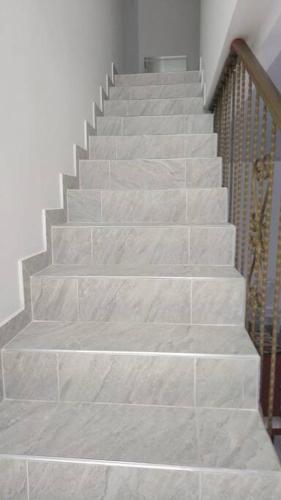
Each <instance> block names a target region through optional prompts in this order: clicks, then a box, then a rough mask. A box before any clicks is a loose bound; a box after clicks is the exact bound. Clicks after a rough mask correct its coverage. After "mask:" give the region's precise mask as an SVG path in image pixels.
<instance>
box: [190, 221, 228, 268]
mask: <svg viewBox="0 0 281 500" xmlns="http://www.w3.org/2000/svg"><path fill="white" fill-rule="evenodd" d="M234 253H235V228H234V226H232V225H228V224H225V225H222V226H192V227H191V230H190V264H191V265H207V266H208V265H210V266H212V265H234Z"/></svg>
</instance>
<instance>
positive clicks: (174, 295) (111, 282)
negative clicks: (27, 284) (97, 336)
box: [31, 265, 245, 325]
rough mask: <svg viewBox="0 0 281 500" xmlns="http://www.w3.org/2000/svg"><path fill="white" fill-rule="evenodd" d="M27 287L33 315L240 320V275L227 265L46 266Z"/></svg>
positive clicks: (191, 321)
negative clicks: (30, 295)
mask: <svg viewBox="0 0 281 500" xmlns="http://www.w3.org/2000/svg"><path fill="white" fill-rule="evenodd" d="M31 289H32V297H31V300H32V310H33V319H35V320H46V321H110V322H115V321H117V322H120V321H122V322H124V321H127V322H131V321H133V322H141V323H188V324H205V325H206V324H208V325H210V324H212V325H220V324H221V325H242V324H243V323H244V303H245V280H244V278H243V277H242V276H241V275H240V274H239V273H238V272H237V271H236V270H235V269H234V268H232V267H230V266H208V267H203V266H176V265H170V266H167V265H165V266H144V267H121V266H106V267H104V268H99V267H98V268H97V267H93V266H78V265H76V266H67V265H57V266H56V265H52V266H49V267H47V268H46V269H44V270H43V271H41V272H40V273H37V274H35V275H34V276H33V277H32V278H31Z"/></svg>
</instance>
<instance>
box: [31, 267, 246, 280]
mask: <svg viewBox="0 0 281 500" xmlns="http://www.w3.org/2000/svg"><path fill="white" fill-rule="evenodd" d="M34 276H35V277H40V276H41V277H43V276H47V277H57V276H64V277H66V276H67V277H85V276H88V277H124V278H132V277H138V278H142V277H143V278H147V277H153V278H166V277H167V278H222V279H224V278H234V279H237V278H238V279H242V276H241V274H240V273H239V272H238V271H237V270H236V269H235V268H234V267H232V266H189V265H177V264H171V265H163V266H157V265H153V266H152V265H151V266H135V267H133V266H130V267H123V266H106V267H97V266H91V265H89V266H80V265H65V264H57V265H55V264H54V265H50V266H48V267H46V268H45V269H43V270H42V271H39V272H38V273H36V274H35V275H34Z"/></svg>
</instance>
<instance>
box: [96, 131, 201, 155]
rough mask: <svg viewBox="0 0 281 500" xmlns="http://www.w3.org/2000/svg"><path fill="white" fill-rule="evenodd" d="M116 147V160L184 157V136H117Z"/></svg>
mask: <svg viewBox="0 0 281 500" xmlns="http://www.w3.org/2000/svg"><path fill="white" fill-rule="evenodd" d="M97 139H98V138H97ZM195 140H196V139H195ZM116 148H117V149H116V159H117V160H130V159H133V158H182V157H184V136H183V135H169V136H166V135H143V136H127V137H117V139H116Z"/></svg>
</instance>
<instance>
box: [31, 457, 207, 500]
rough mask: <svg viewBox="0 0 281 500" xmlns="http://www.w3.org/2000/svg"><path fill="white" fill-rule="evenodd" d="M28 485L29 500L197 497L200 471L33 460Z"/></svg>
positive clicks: (180, 499) (187, 499)
mask: <svg viewBox="0 0 281 500" xmlns="http://www.w3.org/2000/svg"><path fill="white" fill-rule="evenodd" d="M29 488H30V491H29V495H30V500H50V499H52V500H69V499H70V498H71V500H90V499H95V500H121V499H122V500H132V499H135V500H151V498H153V500H171V499H172V498H176V499H177V500H198V488H199V474H198V473H196V472H188V471H172V470H158V469H141V468H136V467H107V466H102V465H89V464H71V463H58V462H57V463H56V462H52V463H51V462H35V461H33V462H31V463H30V464H29Z"/></svg>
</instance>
